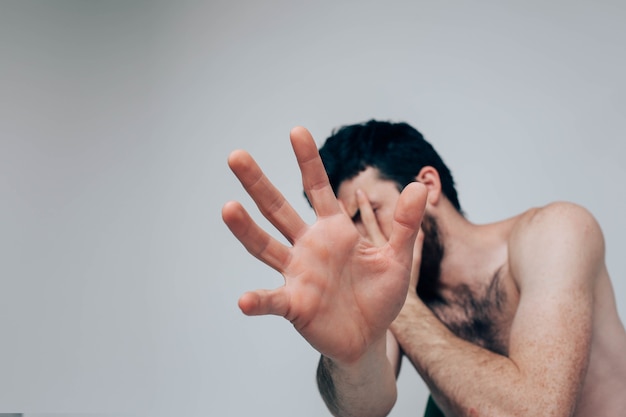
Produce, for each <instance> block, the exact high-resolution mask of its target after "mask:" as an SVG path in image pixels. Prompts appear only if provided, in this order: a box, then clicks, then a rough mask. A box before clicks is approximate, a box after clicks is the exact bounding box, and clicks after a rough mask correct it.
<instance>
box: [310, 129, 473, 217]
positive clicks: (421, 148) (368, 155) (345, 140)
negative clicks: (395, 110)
mask: <svg viewBox="0 0 626 417" xmlns="http://www.w3.org/2000/svg"><path fill="white" fill-rule="evenodd" d="M320 156H321V157H322V161H323V162H324V167H325V168H326V172H327V173H328V178H329V179H330V184H331V186H332V187H333V190H334V191H335V194H337V190H338V189H339V186H340V185H341V183H342V182H344V181H345V180H349V179H352V178H354V177H355V176H357V175H358V174H359V173H360V172H362V171H364V170H365V169H366V168H367V167H373V168H377V169H378V171H379V173H380V175H381V178H383V179H388V180H391V181H393V182H394V183H395V184H396V186H397V188H398V190H400V191H401V190H402V189H403V188H404V187H406V186H407V185H408V184H409V183H411V182H413V181H415V180H416V178H417V176H418V174H419V173H420V171H421V170H422V168H424V167H426V166H430V167H433V168H434V169H435V170H436V171H437V173H438V174H439V178H440V181H441V191H442V193H443V194H444V195H445V196H446V198H447V199H448V200H449V201H450V203H451V204H452V205H453V206H454V208H456V210H457V211H458V212H459V213H461V205H460V204H459V200H458V197H457V192H456V189H455V187H454V180H453V178H452V174H451V172H450V170H449V169H448V167H447V166H446V164H444V162H443V160H442V159H441V157H440V156H439V155H438V154H437V152H436V151H435V149H433V147H432V146H431V145H430V143H428V142H427V141H426V140H425V139H424V137H423V136H422V134H421V133H420V132H418V131H417V130H416V129H415V128H413V127H411V126H410V125H408V124H406V123H390V122H380V121H376V120H370V121H369V122H366V123H363V124H355V125H350V126H343V127H341V128H340V129H338V130H336V131H334V132H333V133H332V135H331V136H330V137H329V138H328V139H326V142H325V143H324V145H323V146H322V147H321V148H320Z"/></svg>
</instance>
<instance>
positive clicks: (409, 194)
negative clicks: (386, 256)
mask: <svg viewBox="0 0 626 417" xmlns="http://www.w3.org/2000/svg"><path fill="white" fill-rule="evenodd" d="M427 195H428V191H427V189H426V187H425V186H424V185H423V184H420V183H419V182H412V183H410V184H409V185H407V186H406V187H405V188H404V190H402V193H401V194H400V198H399V199H398V204H397V206H396V211H395V213H394V215H393V225H392V228H391V235H390V236H389V246H391V248H392V249H393V250H394V251H395V252H396V253H398V254H399V255H401V256H402V258H405V259H411V256H412V255H413V246H414V244H415V238H416V237H417V233H418V231H419V229H420V224H421V222H422V217H423V216H424V210H425V209H426V197H427ZM407 262H408V261H407Z"/></svg>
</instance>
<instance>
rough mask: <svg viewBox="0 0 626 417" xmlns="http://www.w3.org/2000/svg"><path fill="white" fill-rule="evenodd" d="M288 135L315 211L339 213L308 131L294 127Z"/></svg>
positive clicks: (303, 182) (326, 214)
mask: <svg viewBox="0 0 626 417" xmlns="http://www.w3.org/2000/svg"><path fill="white" fill-rule="evenodd" d="M289 136H290V139H291V146H292V147H293V151H294V153H295V154H296V159H297V160H298V166H299V167H300V172H301V173H302V185H303V186H304V192H305V193H306V195H307V197H308V198H309V201H310V202H311V205H312V206H313V209H314V210H315V213H316V214H317V215H318V216H331V215H333V214H337V213H341V209H340V208H339V203H337V198H336V197H335V193H334V192H333V189H332V187H331V186H330V182H329V181H328V175H327V174H326V169H325V168H324V164H323V163H322V158H320V154H319V151H318V150H317V145H316V144H315V141H314V140H313V137H312V136H311V134H310V133H309V131H308V130H306V129H305V128H303V127H295V128H293V129H292V130H291V133H290V135H289Z"/></svg>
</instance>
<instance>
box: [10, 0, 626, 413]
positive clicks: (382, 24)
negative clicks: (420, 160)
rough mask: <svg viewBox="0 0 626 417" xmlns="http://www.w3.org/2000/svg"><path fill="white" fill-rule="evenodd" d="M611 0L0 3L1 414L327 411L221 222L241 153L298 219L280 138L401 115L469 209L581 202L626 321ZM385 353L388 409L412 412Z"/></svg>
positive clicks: (268, 283)
mask: <svg viewBox="0 0 626 417" xmlns="http://www.w3.org/2000/svg"><path fill="white" fill-rule="evenodd" d="M625 43H626V6H624V3H623V2H621V1H607V0H600V1H590V0H584V1H582V0H581V1H577V2H569V1H524V2H501V1H475V2H465V1H449V2H443V1H437V2H435V1H432V2H431V1H428V2H427V1H421V2H418V1H387V2H384V3H383V2H370V1H351V2H341V1H331V0H320V1H315V2H312V1H311V2H302V1H286V0H285V1H265V2H260V1H253V0H244V1H225V0H223V1H204V2H202V1H178V2H167V3H166V2H147V1H145V2H142V1H131V2H126V1H108V2H106V1H101V2H95V1H94V2H92V1H73V2H72V1H41V2H32V1H31V2H29V1H4V2H2V3H0V141H1V142H0V411H5V412H10V411H13V412H15V411H25V412H58V413H68V412H102V413H131V414H142V415H156V414H163V415H166V414H167V415H174V414H175V415H186V416H196V415H198V416H199V415H202V416H244V415H259V416H303V417H306V416H321V415H327V412H326V410H325V407H324V405H323V403H322V401H321V399H320V398H319V395H318V394H317V390H316V387H315V382H314V381H315V380H314V370H315V366H316V363H317V354H316V352H315V351H314V350H313V349H312V348H311V347H310V346H309V345H307V343H306V342H304V341H303V340H302V339H301V338H300V337H299V335H298V334H297V333H296V332H295V331H294V330H293V329H292V328H291V325H290V324H289V323H288V322H286V321H284V320H282V319H279V318H276V317H262V318H248V317H245V316H243V315H242V314H241V313H240V311H239V310H238V308H237V299H238V297H239V295H240V294H242V293H243V292H244V291H246V290H249V289H254V288H259V287H263V288H272V287H275V286H278V285H281V283H282V279H281V277H280V276H279V275H278V274H277V273H275V272H273V271H271V270H270V269H269V268H268V267H266V266H264V265H263V264H261V263H260V262H258V261H256V260H255V259H253V258H252V257H250V256H249V255H248V254H247V253H246V252H245V250H244V249H243V247H241V246H240V244H239V243H238V242H237V241H236V239H234V238H233V237H232V236H231V235H230V233H229V231H228V230H227V228H226V227H225V226H224V225H223V223H222V221H221V216H220V210H221V207H222V205H223V204H224V203H225V202H226V201H228V200H231V199H235V200H240V201H242V202H243V203H244V205H246V206H247V207H248V208H250V211H251V212H252V213H253V214H254V216H255V218H256V219H258V220H259V221H260V222H261V223H262V224H267V223H266V222H265V223H264V222H263V221H262V219H260V218H259V217H260V216H259V215H258V213H256V212H255V211H254V207H253V204H251V201H250V199H249V198H248V197H247V196H246V195H245V193H244V192H243V191H242V189H241V187H240V186H239V184H238V183H237V181H236V180H235V179H234V177H233V176H232V175H231V173H230V172H229V170H228V168H227V165H226V158H227V155H228V153H229V152H230V151H231V150H233V149H236V148H245V149H247V150H249V151H250V152H251V153H252V154H253V155H254V156H255V157H256V158H257V160H258V161H259V163H260V164H261V166H262V167H264V168H265V169H266V172H267V174H268V176H269V177H270V178H271V179H272V180H273V181H274V182H275V183H276V185H277V186H278V187H279V188H280V189H281V190H282V191H283V192H284V194H285V195H286V196H288V198H289V199H290V200H291V202H292V203H293V204H294V205H295V206H296V208H297V209H298V210H300V211H301V212H302V213H303V216H304V217H305V218H306V219H307V221H311V220H312V219H313V216H312V212H311V210H310V209H309V208H308V206H307V204H306V202H305V200H304V198H303V197H302V193H301V184H300V177H299V173H298V171H297V166H296V164H295V161H294V158H293V155H292V152H291V149H290V146H289V141H288V132H289V130H290V128H291V127H293V126H295V125H304V126H306V127H308V128H309V129H310V130H311V131H312V133H313V134H314V136H315V137H316V139H317V141H318V143H319V144H321V143H322V142H323V140H324V139H325V138H326V137H327V136H328V135H329V134H330V131H331V130H332V129H333V128H335V127H338V126H340V125H343V124H351V123H356V122H361V121H365V120H367V119H370V118H378V119H384V120H393V121H407V122H409V123H411V124H412V125H414V126H415V127H417V128H418V129H419V130H421V131H422V132H423V133H424V135H425V136H426V137H427V138H428V139H429V140H430V141H431V142H432V143H433V144H434V146H435V147H436V149H437V150H438V151H439V152H440V153H441V155H442V156H443V158H444V160H445V161H446V162H447V164H448V165H449V166H450V167H451V169H452V171H453V174H454V175H455V178H456V180H457V184H458V190H459V196H460V199H461V204H462V205H463V207H464V209H465V211H466V212H467V214H468V217H469V219H470V220H472V221H475V222H478V223H484V222H490V221H495V220H499V219H502V218H505V217H509V216H512V215H514V214H517V213H519V212H521V211H523V210H525V209H527V208H528V207H531V206H539V205H543V204H546V203H548V202H550V201H553V200H569V201H574V202H577V203H579V204H582V205H583V206H585V207H587V208H589V209H590V210H591V211H592V212H593V213H594V214H595V216H596V217H597V219H598V221H599V222H600V224H601V226H602V228H603V230H604V232H605V237H606V241H607V248H608V249H607V263H608V267H609V271H610V273H611V275H612V277H613V281H614V286H615V291H616V295H617V298H618V305H619V308H620V313H621V316H622V317H623V318H624V317H626V278H625V277H626V264H625V262H624V256H623V252H624V246H625V245H626V238H625V237H624V231H625V230H626V228H625V225H626V224H625V223H626V222H625V220H624V213H626V197H625V196H624V192H623V189H624V182H625V180H626V168H624V157H625V152H624V151H625V145H624V140H623V139H624V138H623V136H624V124H625V122H626V119H625V118H624V114H625V113H626V100H625V97H626V81H625V77H624V74H626V56H625V53H624V50H625V47H624V45H625ZM425 398H426V390H425V388H424V386H423V384H422V383H421V381H420V380H419V378H418V377H417V376H416V374H415V372H414V371H413V370H412V368H411V366H410V364H409V363H408V362H405V364H404V367H403V370H402V373H401V377H400V398H399V401H398V404H397V406H396V408H395V409H394V411H393V413H392V416H396V417H400V416H417V415H421V413H422V411H423V407H424V404H425Z"/></svg>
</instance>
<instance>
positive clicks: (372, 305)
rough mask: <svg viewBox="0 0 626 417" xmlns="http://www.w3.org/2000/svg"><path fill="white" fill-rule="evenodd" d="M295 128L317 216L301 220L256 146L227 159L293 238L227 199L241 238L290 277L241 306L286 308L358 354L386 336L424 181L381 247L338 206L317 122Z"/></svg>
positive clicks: (312, 339)
mask: <svg viewBox="0 0 626 417" xmlns="http://www.w3.org/2000/svg"><path fill="white" fill-rule="evenodd" d="M290 137H291V144H292V146H293V150H294V152H295V155H296V159H297V161H298V165H299V167H300V171H301V173H302V182H303V185H304V190H305V192H306V194H307V196H308V198H309V201H310V202H311V204H312V206H313V208H314V210H315V213H316V215H317V220H316V222H315V223H314V224H312V225H307V224H306V223H305V222H304V221H303V220H302V218H301V217H300V216H299V215H298V214H297V213H296V211H295V210H294V209H293V207H292V206H291V205H290V204H289V203H288V202H287V200H286V199H285V198H284V197H283V195H282V194H281V193H280V192H279V191H278V190H277V189H276V188H275V187H274V186H273V185H272V183H271V182H270V181H269V180H268V179H267V177H266V176H265V175H264V174H263V172H262V171H261V169H260V168H259V166H258V165H257V164H256V162H255V161H254V160H253V159H252V157H251V156H250V155H249V154H248V153H246V152H244V151H235V152H233V153H232V154H231V155H230V157H229V159H228V163H229V166H230V168H231V169H232V171H233V172H234V174H235V175H236V176H237V178H238V179H239V181H240V182H241V184H242V185H243V186H244V188H245V189H246V191H247V192H248V194H249V195H250V196H251V197H252V199H253V200H254V201H255V202H256V204H257V206H258V207H259V210H260V211H261V213H262V214H263V215H264V216H265V217H266V218H267V219H268V220H269V221H270V222H271V223H272V225H274V226H275V227H276V228H277V229H278V230H279V231H280V232H281V233H282V234H283V236H285V238H286V239H287V240H288V241H289V242H290V243H291V246H286V245H284V244H282V243H281V242H279V241H278V240H276V239H274V238H273V237H271V236H270V235H269V234H268V233H267V232H265V231H264V230H263V229H261V228H260V227H259V226H258V225H257V224H256V223H255V222H254V221H253V220H252V218H251V217H250V216H249V215H248V213H247V212H246V211H245V209H244V208H243V207H242V206H241V204H239V203H237V202H229V203H227V204H226V205H225V206H224V208H223V210H222V217H223V219H224V222H225V223H226V224H227V225H228V227H229V228H230V230H231V231H232V232H233V234H234V235H235V236H236V237H237V239H239V241H240V242H241V243H242V244H243V245H244V247H245V248H246V249H247V250H248V251H249V252H250V253H251V254H252V255H254V256H255V257H257V258H258V259H260V260H261V261H263V262H264V263H266V264H267V265H269V266H271V267H272V268H274V269H275V270H277V271H278V272H280V273H281V274H282V275H283V276H284V278H285V285H283V286H282V287H279V288H276V289H272V290H256V291H251V292H247V293H245V294H243V295H242V296H241V298H240V299H239V306H240V308H241V310H242V311H243V312H244V313H245V314H248V315H260V314H275V315H280V316H283V317H285V318H286V319H288V320H289V321H291V322H292V323H293V325H294V327H295V328H296V329H297V330H298V331H299V332H300V333H301V334H302V336H303V337H304V338H305V339H306V340H307V341H308V342H309V343H310V344H311V345H312V346H313V347H314V348H316V349H317V350H318V351H319V352H320V353H322V354H323V355H325V356H328V357H330V358H332V359H334V360H337V361H345V362H350V361H353V360H356V359H358V358H359V357H360V356H361V355H362V354H363V353H364V352H365V351H366V349H367V348H368V347H369V346H370V345H371V344H372V343H373V342H374V341H375V340H379V339H380V338H382V337H385V332H386V330H387V328H388V327H389V324H390V323H391V322H392V321H393V319H394V318H395V317H396V315H397V314H398V312H399V311H400V309H401V307H402V305H403V303H404V300H405V297H406V293H407V288H408V285H409V274H410V271H411V257H412V252H413V244H414V241H415V237H416V235H417V232H418V230H419V226H420V221H421V218H422V215H423V212H424V207H425V204H426V188H425V187H424V186H422V185H421V184H418V183H413V184H410V185H409V186H407V187H406V188H405V189H404V191H403V192H402V194H401V195H400V198H399V200H398V205H397V207H396V210H395V214H394V221H393V227H392V231H391V234H390V236H389V241H388V242H387V243H386V244H385V245H383V246H381V247H376V246H374V245H373V244H372V243H371V242H370V241H369V240H367V239H365V238H363V237H362V236H360V235H359V233H358V231H357V229H356V227H355V226H354V225H353V224H352V221H351V219H350V218H349V217H348V216H347V215H346V214H345V213H344V212H343V211H342V210H341V209H340V206H339V204H338V202H337V200H336V198H335V195H334V193H333V191H332V188H331V186H330V184H329V182H328V177H327V175H326V171H325V170H324V166H323V164H322V161H321V159H320V157H319V152H318V150H317V146H316V145H315V142H314V140H313V138H312V137H311V135H310V134H309V132H308V131H307V130H306V129H304V128H295V129H293V130H292V131H291V135H290Z"/></svg>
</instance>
